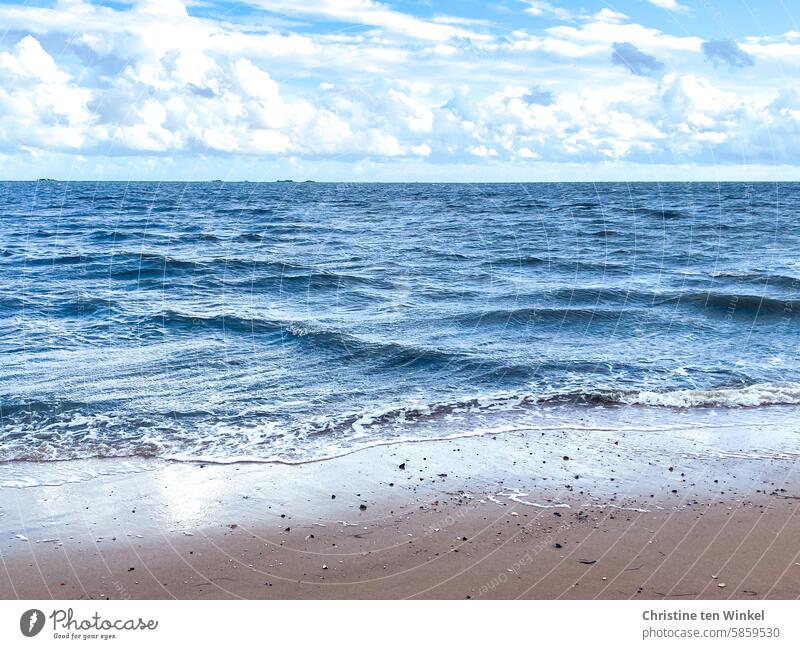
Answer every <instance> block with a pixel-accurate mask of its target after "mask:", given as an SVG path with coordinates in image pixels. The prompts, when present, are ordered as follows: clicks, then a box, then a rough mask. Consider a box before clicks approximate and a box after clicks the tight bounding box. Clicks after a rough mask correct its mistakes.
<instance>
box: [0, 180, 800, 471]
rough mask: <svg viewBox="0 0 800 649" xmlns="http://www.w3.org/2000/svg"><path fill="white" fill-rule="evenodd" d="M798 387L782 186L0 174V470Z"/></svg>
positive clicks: (786, 197) (732, 413)
mask: <svg viewBox="0 0 800 649" xmlns="http://www.w3.org/2000/svg"><path fill="white" fill-rule="evenodd" d="M798 404H800V183H700V182H697V183H602V184H593V183H531V184H515V183H514V184H432V183H418V184H417V183H412V184H402V183H400V184H394V183H392V184H383V183H364V184H361V183H313V182H274V183H248V182H242V183H233V182H199V183H183V182H176V183H157V182H57V181H39V182H3V183H0V463H3V464H9V463H11V464H13V463H20V462H21V463H25V462H39V463H41V462H51V461H61V460H74V459H79V458H107V457H115V458H150V457H157V458H163V459H165V460H174V461H185V462H198V461H202V462H237V461H259V462H286V463H303V462H309V461H316V460H321V459H324V458H329V457H334V456H337V455H341V454H344V453H350V452H353V451H356V450H359V449H362V448H365V447H369V446H375V445H379V444H388V443H396V442H400V441H406V442H409V441H417V440H429V439H452V438H457V437H459V436H466V435H486V434H491V435H497V434H499V433H502V432H504V431H510V430H512V431H523V432H525V431H528V432H527V434H530V435H532V436H533V435H540V434H543V432H540V431H552V430H561V429H568V428H569V427H570V426H575V427H578V426H579V427H580V428H581V429H582V430H591V429H592V428H593V427H595V428H596V429H597V430H598V431H607V430H611V429H613V428H614V427H620V428H624V427H636V426H640V427H641V422H642V421H646V422H647V426H649V427H651V428H652V430H653V435H658V436H661V437H663V436H665V435H666V436H669V435H670V434H672V433H671V432H670V431H671V430H673V429H674V428H675V427H676V426H678V427H681V426H682V427H683V429H686V428H687V426H688V427H692V426H707V425H711V424H710V423H709V422H713V421H719V417H720V416H722V417H723V419H724V420H725V421H731V417H736V416H740V415H741V416H747V417H748V418H750V420H751V421H752V420H753V418H754V417H756V418H758V417H759V416H761V415H760V414H759V413H765V416H766V413H768V412H772V413H774V412H776V411H779V412H780V413H782V415H781V417H782V418H783V419H782V420H783V421H795V422H796V421H798V419H800V418H798V417H797V414H798V412H800V409H798ZM715 417H716V419H715ZM658 422H669V425H662V426H659V425H658ZM764 434H765V435H768V434H769V432H768V431H766V432H764Z"/></svg>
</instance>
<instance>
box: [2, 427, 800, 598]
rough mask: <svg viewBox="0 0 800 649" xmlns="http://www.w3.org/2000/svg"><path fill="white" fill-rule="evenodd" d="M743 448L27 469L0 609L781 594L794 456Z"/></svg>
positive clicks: (795, 489) (533, 445)
mask: <svg viewBox="0 0 800 649" xmlns="http://www.w3.org/2000/svg"><path fill="white" fill-rule="evenodd" d="M731 416H732V417H733V416H734V415H731ZM751 433H752V434H753V435H755V432H754V431H751ZM776 437H778V438H779V437H780V434H779V431H775V434H774V435H773V437H772V442H774V443H773V449H776V448H777V447H778V442H775V439H776ZM751 439H752V437H751V436H750V434H749V433H748V432H747V430H746V427H745V426H740V427H739V428H737V429H736V430H735V434H734V433H733V432H732V431H731V430H730V429H723V432H713V433H709V434H706V435H704V436H703V437H702V439H701V438H700V437H698V436H692V435H684V436H680V435H676V434H673V435H672V437H671V438H670V439H669V440H664V441H665V443H664V444H663V445H662V446H661V447H660V448H659V447H657V446H655V445H654V443H653V435H652V431H648V432H637V431H615V432H613V433H607V434H603V433H597V432H596V431H593V432H591V433H589V432H586V433H581V432H579V431H562V432H550V433H544V432H543V433H541V434H539V433H537V434H535V435H533V434H531V433H530V432H524V431H520V432H510V433H507V434H504V435H484V436H479V437H468V438H462V439H453V440H444V441H431V442H423V443H405V444H395V445H386V446H379V447H375V448H370V449H366V450H362V451H359V452H356V453H352V454H350V455H345V456H343V457H338V458H334V459H330V460H326V461H322V462H315V463H309V464H302V465H281V464H257V463H249V464H248V463H240V464H228V465H219V464H217V465H215V464H202V463H175V462H166V461H161V460H143V459H141V460H135V461H134V460H131V461H124V460H112V459H108V460H101V459H97V460H86V461H73V462H67V463H43V464H30V465H27V466H26V467H25V475H26V476H27V479H29V480H31V481H32V482H37V483H38V484H37V486H24V485H23V484H19V485H16V486H12V485H13V479H12V478H13V477H12V476H11V475H10V471H11V467H10V466H9V465H4V467H3V472H2V473H0V477H2V478H3V479H4V480H5V482H4V484H5V485H6V486H4V488H3V489H2V490H1V491H0V506H1V507H2V508H1V509H0V551H1V552H2V564H1V565H0V597H2V598H25V599H39V598H66V599H73V598H74V599H86V598H93V599H98V598H99V599H106V598H109V599H127V598H132V599H138V598H164V599H166V598H187V599H192V598H212V599H218V598H265V599H267V598H304V599H308V598H311V599H320V598H455V599H464V598H471V599H481V598H534V599H535V598H539V599H555V598H581V599H587V598H603V599H617V598H641V599H660V598H666V599H760V598H790V599H793V598H797V597H798V596H799V595H800V545H798V542H797V539H798V538H800V479H799V478H798V472H797V456H796V455H793V454H792V453H790V452H786V451H779V450H773V452H772V453H771V454H767V453H761V454H754V453H750V452H746V449H747V448H748V444H749V442H748V440H751ZM712 447H713V448H715V449H717V450H716V451H715V452H713V453H712V452H709V450H708V449H709V448H712ZM727 447H730V448H727ZM726 448H727V450H726ZM734 448H738V449H739V451H738V452H734V451H733V449H734ZM668 449H669V450H668ZM14 470H15V471H16V472H17V473H19V466H17V467H14ZM45 483H49V484H50V486H45Z"/></svg>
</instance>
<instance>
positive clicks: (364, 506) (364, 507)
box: [358, 503, 367, 512]
mask: <svg viewBox="0 0 800 649" xmlns="http://www.w3.org/2000/svg"><path fill="white" fill-rule="evenodd" d="M358 508H359V509H360V510H361V511H362V512H363V511H364V510H365V509H366V508H367V506H366V505H364V504H363V503H362V504H361V505H359V506H358Z"/></svg>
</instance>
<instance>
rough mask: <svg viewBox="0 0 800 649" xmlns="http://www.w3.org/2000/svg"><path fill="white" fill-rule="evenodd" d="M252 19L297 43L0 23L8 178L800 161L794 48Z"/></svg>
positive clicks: (33, 14)
mask: <svg viewBox="0 0 800 649" xmlns="http://www.w3.org/2000/svg"><path fill="white" fill-rule="evenodd" d="M253 1H254V2H257V3H258V5H259V6H260V7H261V8H262V9H263V10H264V11H265V12H267V13H268V14H269V16H270V20H272V19H273V18H274V19H275V20H276V21H280V20H286V21H289V18H286V16H285V15H283V14H281V13H280V12H284V11H285V12H286V13H291V16H290V18H292V19H302V20H303V23H302V27H297V26H296V24H294V23H291V22H279V23H278V24H279V25H280V28H279V29H274V28H273V27H272V23H270V25H269V26H267V27H263V26H258V25H256V24H255V22H254V21H246V22H243V23H241V24H238V23H236V22H235V20H234V19H233V17H231V19H230V21H226V22H222V21H219V20H216V19H214V18H210V17H202V16H197V15H193V5H191V4H188V3H183V2H180V1H179V0H170V1H169V2H155V0H142V1H140V2H137V3H134V4H132V5H122V4H120V5H115V7H116V8H114V7H108V6H99V5H96V4H88V3H83V2H80V1H79V0H75V1H73V2H69V3H65V2H62V3H60V4H58V5H55V6H52V7H47V6H36V7H33V6H26V5H24V4H19V5H11V4H2V5H0V24H5V25H13V26H14V28H13V31H9V32H8V33H7V35H6V37H5V39H4V40H2V41H0V114H2V116H3V119H2V120H0V155H2V156H6V157H4V158H3V167H4V169H5V168H7V167H8V166H9V163H8V160H12V161H18V160H21V159H23V158H25V157H26V156H30V157H33V156H36V157H37V158H36V159H37V160H39V161H43V160H48V159H51V160H54V159H56V157H57V159H58V160H59V161H62V162H61V163H60V164H63V160H68V159H70V158H69V156H73V157H74V159H78V157H80V158H82V159H86V158H90V159H91V158H94V159H99V160H109V159H112V158H113V159H115V162H114V163H113V164H119V165H122V164H123V163H122V162H120V161H122V160H124V159H125V158H124V156H138V158H137V160H168V159H171V158H173V157H174V158H179V157H181V156H184V157H186V158H188V159H192V160H201V159H202V160H220V161H222V162H220V163H219V164H220V165H221V166H222V167H223V168H224V167H225V165H226V164H227V162H226V161H229V160H231V159H232V158H233V157H241V158H247V159H248V160H249V159H252V160H253V161H254V162H253V163H252V164H253V165H254V166H256V165H259V164H261V163H262V161H265V160H266V161H274V164H275V165H293V164H295V163H296V162H297V161H303V162H304V163H307V164H308V165H309V166H311V165H321V164H327V163H330V164H343V165H351V166H350V167H347V168H345V169H343V170H342V171H341V172H340V173H339V174H338V175H339V176H340V177H342V176H346V175H347V174H348V173H349V171H350V169H351V168H352V167H353V166H354V165H361V164H365V165H366V164H370V163H377V164H387V165H389V164H395V165H398V167H402V165H403V164H414V163H416V162H420V161H425V163H426V164H428V165H439V164H443V165H446V164H450V163H453V164H470V165H482V164H483V165H487V167H488V166H489V165H492V166H497V165H502V164H506V163H509V164H516V163H519V164H534V163H535V164H538V163H543V164H551V163H552V164H557V163H562V162H563V163H570V164H573V163H598V162H602V163H606V162H618V161H626V162H636V163H654V162H655V163H666V164H668V163H671V162H674V161H675V160H680V161H683V162H686V161H688V162H693V163H701V162H717V163H718V162H720V161H732V162H738V161H741V160H742V158H743V157H746V158H747V159H748V160H766V161H768V162H773V161H775V160H777V161H780V162H787V163H789V162H791V163H797V161H798V160H800V98H799V97H798V95H797V94H795V93H792V92H779V88H780V87H781V86H782V82H776V81H775V80H776V79H777V80H782V79H783V78H784V75H785V74H786V73H787V71H793V70H794V68H793V67H792V66H794V65H796V63H794V61H797V60H798V57H797V56H796V48H798V47H800V45H798V44H797V42H796V37H795V36H793V35H778V36H774V37H769V38H766V37H759V38H757V39H742V46H741V48H740V47H739V46H738V45H737V44H736V43H732V46H731V44H730V43H728V42H726V41H717V42H715V41H711V42H708V43H705V44H703V41H702V39H700V38H697V37H695V36H691V35H686V34H681V35H673V34H670V33H668V32H665V31H661V30H659V29H655V28H652V27H648V26H645V25H641V24H637V23H636V22H632V19H631V18H630V17H628V16H625V15H623V14H620V13H618V12H614V11H611V10H609V9H604V10H601V11H599V12H597V13H595V14H593V15H589V14H582V15H581V16H579V17H573V18H572V19H571V22H570V23H569V24H555V25H553V24H552V22H548V23H547V24H546V25H545V26H542V27H540V28H538V29H536V30H533V31H527V30H524V29H519V30H515V31H513V32H509V31H507V30H497V32H496V33H492V32H491V30H490V29H489V28H488V27H487V25H486V24H484V23H481V22H477V21H474V20H465V21H459V20H455V19H452V18H450V17H448V18H447V20H442V19H441V17H439V18H431V19H425V18H420V17H419V16H411V15H409V14H406V13H403V12H401V11H399V10H398V9H395V8H392V7H390V6H389V4H388V3H381V2H374V1H368V0H353V2H348V3H341V2H334V1H333V0H330V2H311V0H307V1H306V0H297V1H294V0H293V1H292V2H289V0H253ZM534 4H536V5H538V9H540V10H541V11H543V12H544V11H545V9H547V10H548V11H550V9H549V8H548V7H545V5H544V4H542V3H529V4H528V5H527V6H528V8H533V7H534ZM187 6H188V7H189V9H188V10H187ZM394 6H397V5H394ZM549 7H550V8H553V7H555V5H549ZM269 12H277V13H269ZM542 15H544V14H542ZM547 16H548V17H549V18H550V19H556V20H558V18H557V16H556V15H555V14H554V13H553V12H552V11H550V13H548V14H547ZM315 17H320V20H322V21H324V25H322V26H320V27H319V29H318V30H316V31H315V29H314V22H313V19H314V18H315ZM331 21H333V22H337V23H342V24H344V25H345V28H344V29H342V30H340V31H337V30H334V31H331V29H330V23H331ZM265 22H269V21H265ZM349 22H354V23H355V24H356V25H357V26H358V27H359V29H351V28H350V27H352V25H348V24H347V23H349ZM531 22H538V21H531ZM714 43H717V45H714ZM719 43H728V44H727V45H724V46H720V45H719ZM709 46H710V47H709ZM742 48H743V49H742ZM609 51H611V59H612V62H613V65H609ZM649 52H653V53H656V52H657V53H658V58H656V57H655V56H653V55H652V54H650V53H649ZM751 53H753V54H755V55H756V56H758V58H759V63H760V68H759V70H760V71H761V70H762V69H763V70H764V74H763V75H761V74H760V75H759V77H760V78H759V79H758V80H755V81H753V80H750V79H748V84H747V85H744V84H742V85H741V86H737V85H736V84H737V80H736V79H735V78H734V79H726V80H725V83H724V89H722V88H721V87H718V86H719V85H722V82H720V81H714V80H709V79H706V78H704V76H703V71H704V70H705V72H706V73H707V72H708V70H709V68H708V66H707V65H705V64H704V63H703V56H705V57H706V58H708V59H709V60H711V61H713V62H714V63H715V64H719V63H725V64H728V65H731V66H737V65H744V64H746V63H744V62H745V61H748V60H750V61H751V62H752V58H751ZM770 61H772V62H773V65H774V68H773V76H772V77H770V76H769V71H770V67H769V66H770ZM629 73H630V74H629ZM631 75H632V76H631ZM12 164H19V163H18V162H12ZM41 164H44V163H41ZM109 164H112V163H109ZM137 164H139V163H138V162H137ZM117 168H119V167H117ZM39 175H55V174H53V173H48V172H46V171H44V170H42V172H41V173H40V174H39Z"/></svg>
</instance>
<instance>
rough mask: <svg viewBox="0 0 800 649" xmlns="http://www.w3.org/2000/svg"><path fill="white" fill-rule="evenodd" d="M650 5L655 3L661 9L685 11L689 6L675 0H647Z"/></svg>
mask: <svg viewBox="0 0 800 649" xmlns="http://www.w3.org/2000/svg"><path fill="white" fill-rule="evenodd" d="M647 1H648V2H649V3H650V4H651V5H655V6H656V7H659V8H661V9H668V10H669V11H676V12H686V11H689V7H687V6H685V5H682V4H680V3H679V2H678V1H677V0H647Z"/></svg>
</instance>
